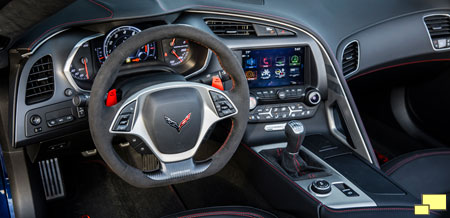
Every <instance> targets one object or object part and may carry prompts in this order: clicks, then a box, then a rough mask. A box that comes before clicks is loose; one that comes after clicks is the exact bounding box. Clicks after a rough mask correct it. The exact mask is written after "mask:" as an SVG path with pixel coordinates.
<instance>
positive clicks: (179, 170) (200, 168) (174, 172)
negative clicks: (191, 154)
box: [146, 158, 211, 181]
mask: <svg viewBox="0 0 450 218" xmlns="http://www.w3.org/2000/svg"><path fill="white" fill-rule="evenodd" d="M160 164H161V165H160V166H161V167H160V169H159V170H157V171H154V172H149V173H146V174H147V176H148V177H149V178H150V179H152V180H156V181H164V180H170V179H176V178H182V177H187V176H193V175H196V174H200V173H202V172H204V171H205V170H206V169H208V167H209V166H210V165H211V160H208V161H204V162H200V163H197V162H195V161H194V159H193V158H189V159H187V160H182V161H178V162H170V163H165V162H160Z"/></svg>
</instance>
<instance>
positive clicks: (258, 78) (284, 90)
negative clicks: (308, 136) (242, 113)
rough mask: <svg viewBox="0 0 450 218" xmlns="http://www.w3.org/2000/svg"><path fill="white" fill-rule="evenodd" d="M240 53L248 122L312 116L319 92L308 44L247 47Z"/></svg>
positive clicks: (319, 95) (320, 98) (319, 99)
mask: <svg viewBox="0 0 450 218" xmlns="http://www.w3.org/2000/svg"><path fill="white" fill-rule="evenodd" d="M240 55H241V57H242V67H243V70H244V73H245V76H246V78H247V82H248V85H249V88H250V113H249V118H248V120H249V122H250V123H257V122H276V121H287V120H294V119H306V118H310V117H313V116H314V114H315V113H316V111H317V107H318V105H319V104H320V102H321V100H322V96H321V94H320V91H319V90H318V89H317V88H316V86H315V84H314V82H315V81H314V78H317V76H313V75H314V74H315V73H316V72H314V68H313V67H312V65H313V61H312V57H311V55H310V51H309V48H308V47H306V46H303V47H302V46H299V47H282V48H268V49H249V50H242V51H241V53H240Z"/></svg>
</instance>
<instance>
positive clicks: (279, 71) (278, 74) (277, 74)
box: [275, 68, 286, 79]
mask: <svg viewBox="0 0 450 218" xmlns="http://www.w3.org/2000/svg"><path fill="white" fill-rule="evenodd" d="M285 76H286V72H285V71H284V68H281V69H280V68H277V69H275V77H276V78H278V79H281V78H283V77H285Z"/></svg>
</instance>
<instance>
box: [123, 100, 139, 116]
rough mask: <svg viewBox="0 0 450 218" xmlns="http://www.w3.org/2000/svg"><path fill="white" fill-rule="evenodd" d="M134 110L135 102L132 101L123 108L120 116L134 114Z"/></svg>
mask: <svg viewBox="0 0 450 218" xmlns="http://www.w3.org/2000/svg"><path fill="white" fill-rule="evenodd" d="M135 110H136V101H133V102H131V103H129V104H128V105H127V106H125V107H124V108H123V110H122V112H121V113H120V114H134V111H135Z"/></svg>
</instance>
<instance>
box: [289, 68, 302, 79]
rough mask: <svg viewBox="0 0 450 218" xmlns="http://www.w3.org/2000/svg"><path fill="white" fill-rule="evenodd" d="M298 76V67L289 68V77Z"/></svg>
mask: <svg viewBox="0 0 450 218" xmlns="http://www.w3.org/2000/svg"><path fill="white" fill-rule="evenodd" d="M299 76H300V68H298V67H293V68H291V69H289V77H299Z"/></svg>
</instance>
